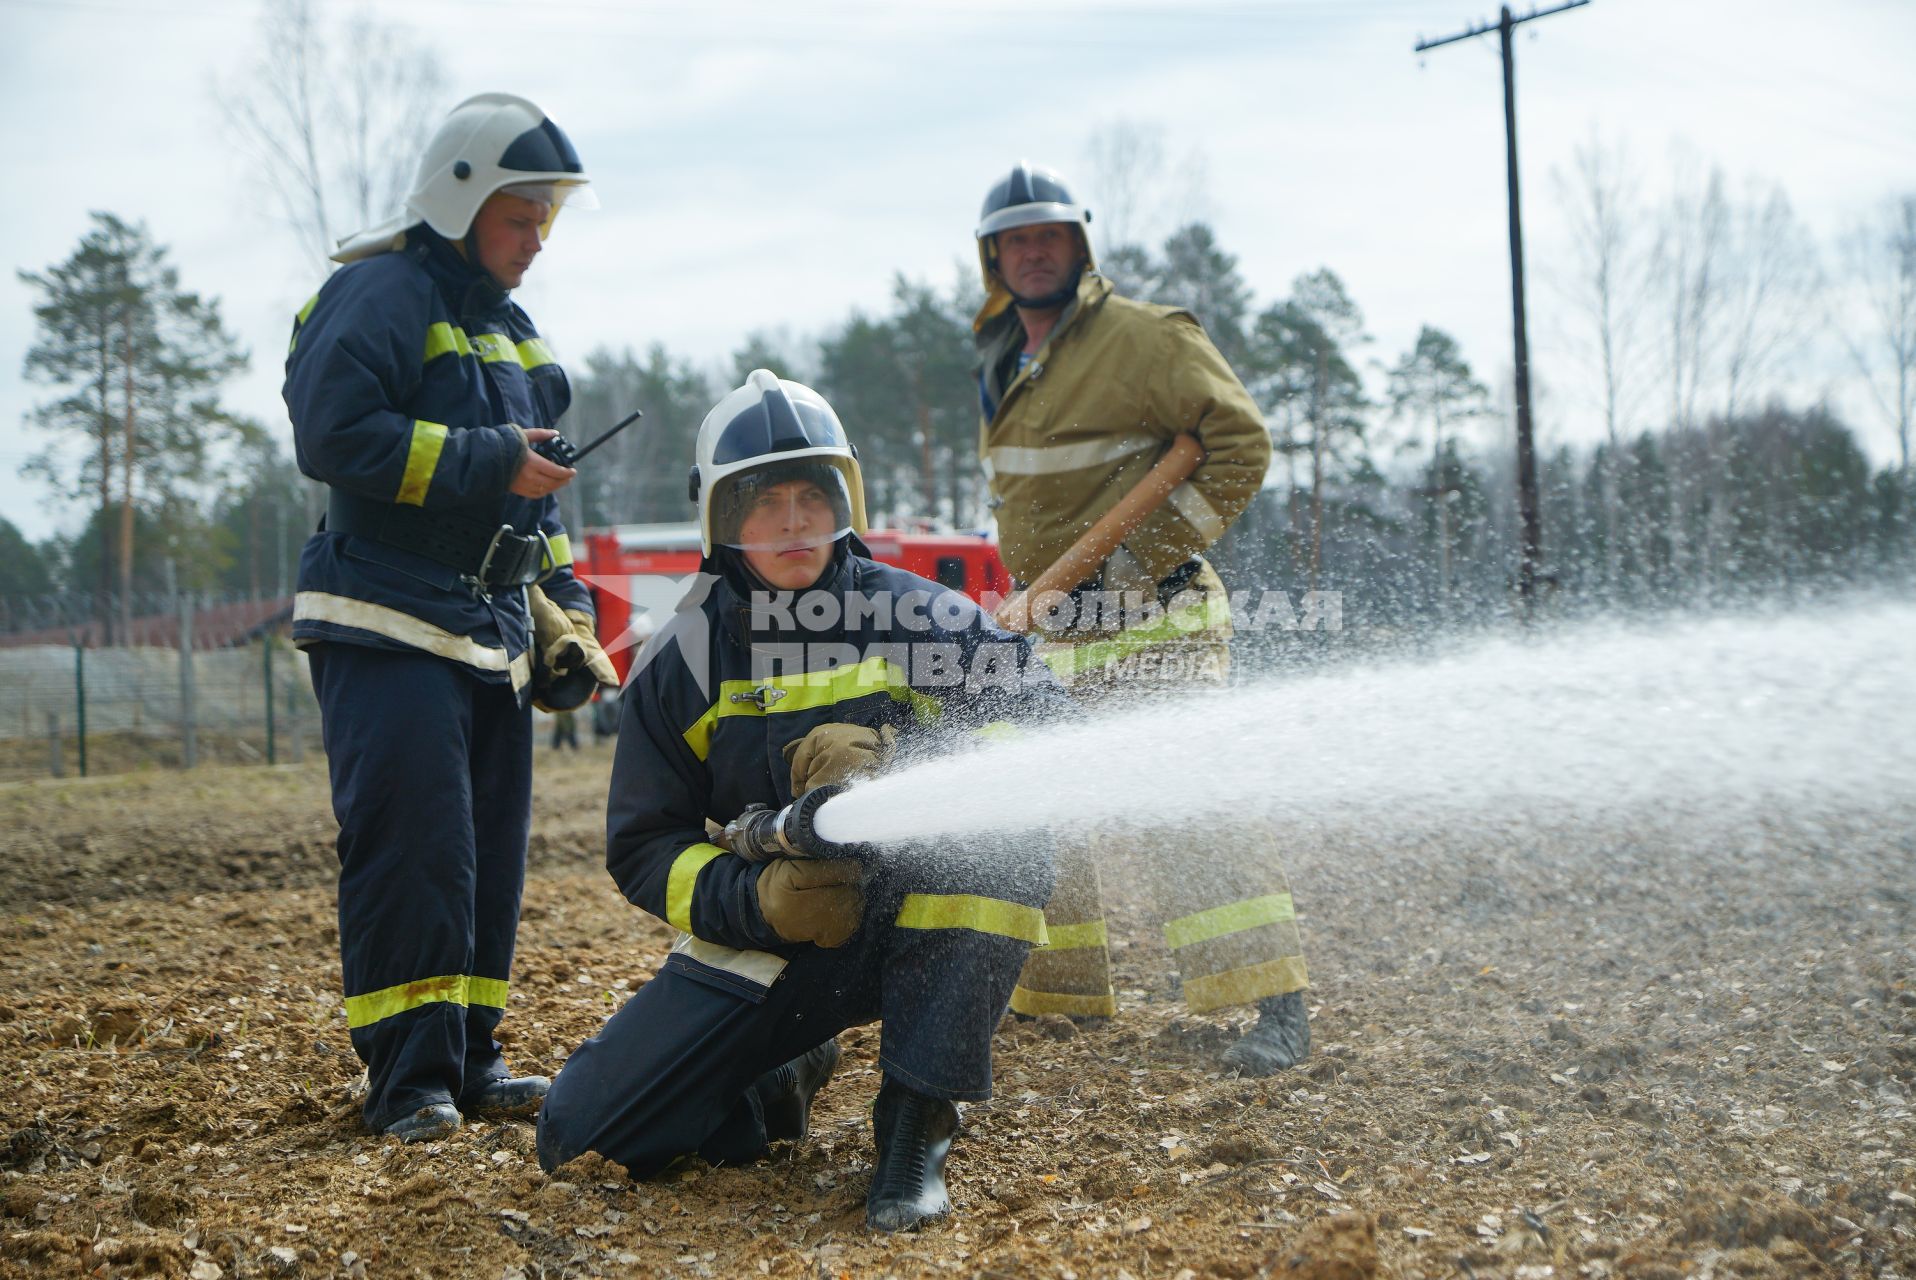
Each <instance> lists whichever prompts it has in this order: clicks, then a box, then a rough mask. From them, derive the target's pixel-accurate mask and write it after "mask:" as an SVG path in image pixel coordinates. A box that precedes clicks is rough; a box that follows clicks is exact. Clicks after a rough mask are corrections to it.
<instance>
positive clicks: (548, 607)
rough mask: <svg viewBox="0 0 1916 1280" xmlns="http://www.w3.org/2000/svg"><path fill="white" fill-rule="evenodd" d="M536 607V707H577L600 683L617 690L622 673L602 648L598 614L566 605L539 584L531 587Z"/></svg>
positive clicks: (528, 598)
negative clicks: (595, 617) (595, 624)
mask: <svg viewBox="0 0 1916 1280" xmlns="http://www.w3.org/2000/svg"><path fill="white" fill-rule="evenodd" d="M526 604H527V607H528V608H530V609H531V611H532V649H533V666H532V705H533V706H535V707H537V708H539V710H541V711H571V710H573V709H574V708H577V707H580V706H583V705H585V703H586V701H587V700H588V699H590V698H591V697H592V690H593V688H594V687H595V686H598V685H605V686H606V687H607V688H612V689H616V688H618V685H619V676H618V673H617V672H616V671H614V670H613V669H612V660H611V659H610V658H608V657H606V656H605V650H604V649H602V648H600V647H599V637H598V636H597V635H596V634H595V633H594V631H593V625H592V615H591V614H589V613H586V612H584V611H582V610H573V609H561V608H560V607H559V606H558V605H556V604H554V603H552V601H551V600H550V599H548V598H547V597H546V593H545V592H543V591H541V590H539V588H537V587H528V588H526Z"/></svg>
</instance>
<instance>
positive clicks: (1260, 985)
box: [1011, 956, 1311, 1013]
mask: <svg viewBox="0 0 1916 1280" xmlns="http://www.w3.org/2000/svg"><path fill="white" fill-rule="evenodd" d="M1310 985H1311V982H1310V974H1308V973H1307V972H1305V969H1304V958H1303V957H1302V956H1279V957H1278V958H1277V959H1275V960H1266V961H1265V962H1264V963H1262V964H1253V965H1246V966H1245V967H1244V968H1242V969H1227V970H1226V971H1225V972H1223V973H1207V974H1203V975H1200V976H1198V977H1192V976H1191V975H1189V974H1186V975H1185V978H1184V1003H1185V1004H1186V1005H1188V1006H1189V1007H1190V1010H1191V1012H1192V1013H1210V1012H1211V1011H1212V1010H1214V1009H1229V1008H1231V1007H1233V1006H1235V1005H1246V1004H1256V1003H1257V1002H1258V1001H1259V1000H1262V999H1263V998H1264V997H1266V996H1281V995H1283V994H1284V993H1286V992H1288V991H1302V990H1303V989H1304V988H1305V987H1308V986H1310ZM1011 1005H1012V1008H1014V1009H1015V1008H1017V1007H1018V1002H1017V1000H1016V998H1015V997H1014V999H1013V1000H1012V1002H1011Z"/></svg>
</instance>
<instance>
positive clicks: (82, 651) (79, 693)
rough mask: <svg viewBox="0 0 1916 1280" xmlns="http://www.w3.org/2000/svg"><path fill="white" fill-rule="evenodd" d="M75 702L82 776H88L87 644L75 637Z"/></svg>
mask: <svg viewBox="0 0 1916 1280" xmlns="http://www.w3.org/2000/svg"><path fill="white" fill-rule="evenodd" d="M73 702H74V710H75V713H76V714H77V716H78V718H79V722H80V728H79V740H80V776H81V777H82V778H84V777H86V645H84V644H83V643H81V641H80V636H79V634H78V633H77V632H76V633H75V634H74V637H73Z"/></svg>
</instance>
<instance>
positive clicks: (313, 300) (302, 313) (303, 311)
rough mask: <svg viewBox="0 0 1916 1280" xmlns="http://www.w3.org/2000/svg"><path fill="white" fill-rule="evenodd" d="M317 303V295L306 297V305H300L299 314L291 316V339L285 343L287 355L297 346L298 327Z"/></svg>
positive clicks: (303, 322)
mask: <svg viewBox="0 0 1916 1280" xmlns="http://www.w3.org/2000/svg"><path fill="white" fill-rule="evenodd" d="M318 305H319V295H318V294H314V295H313V296H312V297H310V298H308V299H306V305H305V306H303V307H301V308H300V309H299V314H298V315H296V316H294V317H293V340H292V341H291V342H289V343H287V344H286V354H287V355H289V356H290V355H292V354H293V351H294V350H295V349H296V348H297V347H298V346H299V327H300V326H301V325H303V324H305V323H306V317H307V316H310V315H312V314H313V308H314V307H316V306H318Z"/></svg>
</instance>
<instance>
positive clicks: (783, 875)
mask: <svg viewBox="0 0 1916 1280" xmlns="http://www.w3.org/2000/svg"><path fill="white" fill-rule="evenodd" d="M862 876H863V868H861V867H860V866H859V865H858V864H857V863H856V862H854V861H852V860H851V859H850V858H826V859H817V858H774V859H773V860H772V861H770V862H768V863H766V864H765V867H764V869H763V870H762V871H760V872H759V873H758V881H757V887H758V909H759V913H760V914H761V915H763V916H764V917H765V923H766V924H769V925H771V926H772V931H773V932H775V933H776V934H778V936H779V937H780V938H782V939H784V940H785V941H786V942H812V943H816V944H817V945H819V946H821V947H838V946H843V945H844V944H845V940H846V939H847V938H849V937H851V936H852V934H854V933H856V932H857V931H858V922H859V921H860V920H861V919H862V918H863V917H864V914H865V894H864V892H863V890H862V889H860V887H859V884H860V881H861V879H862Z"/></svg>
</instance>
